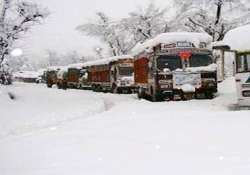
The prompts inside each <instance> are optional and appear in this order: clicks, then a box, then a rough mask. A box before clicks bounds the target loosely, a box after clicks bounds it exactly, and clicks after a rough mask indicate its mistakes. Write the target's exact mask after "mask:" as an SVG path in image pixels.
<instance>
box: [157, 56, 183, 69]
mask: <svg viewBox="0 0 250 175" xmlns="http://www.w3.org/2000/svg"><path fill="white" fill-rule="evenodd" d="M156 62H157V68H158V69H159V70H161V71H163V70H164V69H166V68H167V69H169V70H170V71H174V70H176V69H182V64H181V58H180V57H179V56H175V55H173V56H171V55H161V56H159V57H158V58H157V60H156Z"/></svg>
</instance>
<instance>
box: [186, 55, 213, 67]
mask: <svg viewBox="0 0 250 175" xmlns="http://www.w3.org/2000/svg"><path fill="white" fill-rule="evenodd" d="M189 62H190V67H202V66H208V65H210V64H212V63H213V58H212V56H211V55H192V56H191V57H190V59H189Z"/></svg>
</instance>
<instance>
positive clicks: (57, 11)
mask: <svg viewBox="0 0 250 175" xmlns="http://www.w3.org/2000/svg"><path fill="white" fill-rule="evenodd" d="M32 1H36V2H38V3H39V4H41V5H43V6H45V7H47V8H48V9H49V11H50V12H51V14H50V16H49V17H48V18H47V19H46V21H45V22H44V24H43V25H38V26H35V27H33V29H32V30H31V31H30V32H29V33H28V34H27V35H26V36H25V38H24V39H22V40H21V41H20V42H19V44H18V46H19V47H22V48H23V50H24V54H25V55H27V56H29V57H33V58H34V59H41V58H43V57H45V56H46V55H45V54H46V50H47V49H51V50H56V51H58V52H59V53H65V52H67V51H72V50H76V51H78V52H79V53H81V54H83V55H89V54H91V53H92V54H93V51H92V50H93V47H94V46H96V45H99V42H98V41H97V40H94V39H91V38H88V37H85V36H83V35H82V34H81V33H79V32H78V31H76V30H75V28H76V26H78V25H80V24H83V23H84V22H86V21H88V20H90V19H91V18H93V17H94V15H95V13H96V12H97V11H104V12H106V13H107V14H108V15H110V16H112V17H114V18H122V17H125V16H126V15H127V14H128V12H131V11H133V10H134V9H136V7H138V6H140V5H145V4H147V3H149V2H150V1H149V0H32ZM169 1H170V0H155V2H156V3H157V4H159V5H161V6H162V7H166V6H167V5H168V4H169Z"/></svg>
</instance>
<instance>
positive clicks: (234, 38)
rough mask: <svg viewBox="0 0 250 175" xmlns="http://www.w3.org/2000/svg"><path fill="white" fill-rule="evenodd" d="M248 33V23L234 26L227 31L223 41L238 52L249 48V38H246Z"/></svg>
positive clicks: (249, 28)
mask: <svg viewBox="0 0 250 175" xmlns="http://www.w3.org/2000/svg"><path fill="white" fill-rule="evenodd" d="M249 33H250V24H249V25H245V26H241V27H238V28H235V29H233V30H231V31H229V32H228V33H227V34H226V35H225V37H224V39H223V43H226V44H228V45H229V46H230V47H231V49H232V50H237V51H240V52H244V51H249V50H250V40H249V39H248V36H249Z"/></svg>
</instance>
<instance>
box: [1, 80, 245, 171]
mask: <svg viewBox="0 0 250 175" xmlns="http://www.w3.org/2000/svg"><path fill="white" fill-rule="evenodd" d="M234 89H235V88H234V83H233V80H228V81H226V82H224V83H223V84H222V85H221V86H220V93H219V96H218V97H217V98H215V99H214V100H192V101H186V102H162V103H151V102H148V101H145V100H138V99H136V96H135V95H113V94H103V93H94V92H91V91H79V90H67V91H63V90H57V89H47V88H46V87H44V86H42V85H30V84H15V86H13V87H11V88H10V91H12V92H14V93H15V94H17V99H16V100H15V101H11V100H8V98H7V96H6V95H5V93H3V91H4V89H3V87H0V92H2V93H0V110H1V115H0V175H16V174H18V175H69V174H70V175H82V174H87V175H118V174H119V175H138V174H140V175H151V174H158V175H161V174H162V175H165V174H171V175H182V174H186V175H201V174H204V175H217V174H218V175H248V174H249V173H250V149H249V148H250V141H249V137H250V111H229V108H230V106H232V105H233V104H235V103H236V97H235V92H234Z"/></svg>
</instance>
